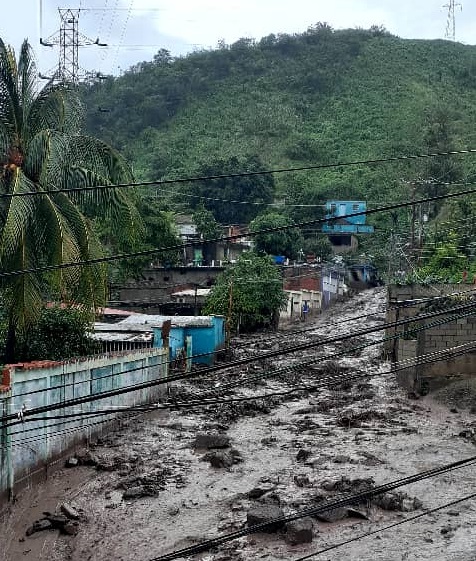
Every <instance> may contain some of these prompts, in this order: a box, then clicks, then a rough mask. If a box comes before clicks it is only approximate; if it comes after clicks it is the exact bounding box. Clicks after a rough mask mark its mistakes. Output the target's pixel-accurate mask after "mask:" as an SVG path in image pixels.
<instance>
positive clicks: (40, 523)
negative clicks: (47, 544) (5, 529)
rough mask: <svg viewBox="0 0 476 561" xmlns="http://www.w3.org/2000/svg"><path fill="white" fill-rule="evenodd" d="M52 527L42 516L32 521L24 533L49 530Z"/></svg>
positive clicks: (29, 534)
mask: <svg viewBox="0 0 476 561" xmlns="http://www.w3.org/2000/svg"><path fill="white" fill-rule="evenodd" d="M52 528H53V524H52V523H51V522H50V521H49V520H47V519H46V518H42V519H41V520H37V521H36V522H34V524H33V525H32V526H30V527H29V528H28V529H27V531H26V535H27V536H31V535H32V534H35V533H36V532H42V531H43V530H51V529H52Z"/></svg>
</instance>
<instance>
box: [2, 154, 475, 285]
mask: <svg viewBox="0 0 476 561" xmlns="http://www.w3.org/2000/svg"><path fill="white" fill-rule="evenodd" d="M474 152H476V150H474ZM256 173H258V172H256ZM472 193H476V189H467V190H466V191H458V192H457V193H447V194H445V195H435V196H433V197H427V198H425V199H419V200H418V201H409V202H401V203H396V204H393V205H387V206H381V207H378V208H374V209H370V210H365V211H360V212H353V213H351V214H346V215H343V216H340V217H339V218H354V217H357V216H364V215H367V216H368V215H371V214H376V213H379V212H387V211H389V210H394V209H396V208H406V207H409V206H412V205H414V204H416V203H422V202H429V201H439V200H445V199H449V198H454V197H461V196H464V195H468V194H472ZM332 220H335V219H329V218H317V219H314V220H309V221H305V222H298V223H294V224H289V225H287V226H275V227H270V228H263V229H261V230H257V231H254V232H248V233H246V234H243V233H240V234H234V235H231V236H222V237H218V238H213V239H211V240H208V242H209V243H215V242H227V241H233V240H236V239H239V238H243V237H253V236H257V235H260V234H267V233H272V232H282V231H285V230H289V229H291V228H300V227H302V226H307V225H310V224H322V223H325V222H331V221H332ZM201 244H202V242H201V241H190V242H185V243H181V244H176V245H171V246H165V247H157V248H153V249H147V250H142V251H136V252H132V253H121V254H116V255H109V256H107V257H106V256H105V257H97V258H94V259H85V260H83V261H71V262H66V263H59V264H55V265H44V266H42V267H31V268H29V269H20V270H16V271H8V272H2V273H0V278H7V277H15V276H19V275H24V274H30V273H40V272H47V271H55V270H59V269H68V268H71V267H78V266H83V265H97V264H100V263H109V262H114V261H120V260H125V259H132V258H136V257H150V256H152V255H156V254H158V253H162V252H167V251H178V250H182V249H185V248H187V247H194V246H196V245H201Z"/></svg>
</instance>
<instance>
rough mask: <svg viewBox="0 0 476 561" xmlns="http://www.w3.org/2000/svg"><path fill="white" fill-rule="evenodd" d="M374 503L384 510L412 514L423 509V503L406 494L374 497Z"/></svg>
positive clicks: (396, 492) (395, 493) (396, 493)
mask: <svg viewBox="0 0 476 561" xmlns="http://www.w3.org/2000/svg"><path fill="white" fill-rule="evenodd" d="M373 502H374V504H375V505H376V506H379V507H380V508H382V509H383V510H396V511H401V512H411V511H412V510H417V509H418V508H421V507H422V502H421V501H420V500H419V499H417V498H416V497H409V496H408V495H407V494H406V493H403V492H399V491H395V492H390V493H384V494H383V495H378V496H377V497H374V499H373Z"/></svg>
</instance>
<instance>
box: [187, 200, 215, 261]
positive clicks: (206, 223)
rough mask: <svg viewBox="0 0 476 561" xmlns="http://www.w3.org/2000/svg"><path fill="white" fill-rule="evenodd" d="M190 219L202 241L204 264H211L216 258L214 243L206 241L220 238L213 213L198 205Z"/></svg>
mask: <svg viewBox="0 0 476 561" xmlns="http://www.w3.org/2000/svg"><path fill="white" fill-rule="evenodd" d="M192 219H193V221H194V223H195V226H196V227H197V232H198V234H200V238H201V239H202V241H203V259H204V261H205V263H211V262H212V260H213V259H215V258H216V243H215V244H214V243H209V241H208V240H213V239H215V238H218V237H219V236H220V234H221V228H220V225H219V224H218V222H217V221H216V220H215V217H214V216H213V213H212V212H211V211H210V210H207V209H206V208H205V207H204V206H203V205H200V206H199V207H198V208H197V210H196V211H195V212H194V213H193V216H192Z"/></svg>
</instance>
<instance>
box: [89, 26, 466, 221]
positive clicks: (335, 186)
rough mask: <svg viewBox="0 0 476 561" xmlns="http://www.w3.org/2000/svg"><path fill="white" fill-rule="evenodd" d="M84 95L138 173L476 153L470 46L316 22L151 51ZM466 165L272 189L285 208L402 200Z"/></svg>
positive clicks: (433, 165) (316, 176)
mask: <svg viewBox="0 0 476 561" xmlns="http://www.w3.org/2000/svg"><path fill="white" fill-rule="evenodd" d="M84 100H85V103H86V106H87V109H88V116H87V128H88V129H89V130H90V132H91V133H93V134H96V135H98V136H100V137H102V138H104V139H105V140H107V141H108V142H111V143H112V144H113V145H115V146H117V147H118V148H119V149H120V150H122V151H123V152H124V153H125V154H126V156H128V157H129V158H130V159H131V161H132V162H133V164H134V168H135V173H136V175H137V177H139V178H144V179H158V178H167V177H178V176H188V175H193V174H197V173H201V172H203V171H204V170H207V169H209V168H210V163H211V162H212V163H213V162H215V166H214V168H213V169H216V168H217V167H218V168H219V164H220V162H218V164H217V163H216V162H217V160H220V161H221V162H224V161H227V160H229V159H231V158H234V157H236V158H237V161H238V162H240V161H246V158H254V159H255V160H254V161H258V162H259V163H260V164H261V165H262V167H265V168H268V167H270V168H279V167H288V166H289V167H295V166H303V165H308V164H311V165H312V164H319V163H328V162H336V161H347V160H361V159H364V160H365V159H367V158H380V157H385V156H395V155H400V154H411V153H423V152H427V151H443V150H447V149H460V148H467V147H474V146H476V131H475V129H474V126H473V125H474V122H475V117H476V109H475V108H476V103H475V102H476V47H473V46H464V45H461V44H454V43H450V42H448V41H423V40H404V39H400V38H397V37H394V36H392V35H390V34H388V33H387V32H386V31H385V30H383V29H380V28H372V29H370V30H362V29H353V30H344V31H333V30H332V29H331V28H329V27H327V26H326V25H325V24H318V25H316V26H315V27H313V28H310V29H309V30H308V31H306V32H305V33H303V34H300V35H295V36H289V35H278V36H274V35H270V36H268V37H265V38H263V39H261V40H259V41H254V40H249V39H242V40H240V41H237V42H236V43H234V44H233V45H230V46H226V45H223V46H222V47H221V48H218V49H216V50H213V51H201V52H195V53H193V54H190V55H188V56H187V57H183V58H178V59H173V58H172V57H171V56H170V55H169V53H167V52H166V51H160V52H159V53H158V54H157V55H156V57H155V58H154V60H153V61H151V62H144V63H141V64H138V65H136V66H135V67H133V68H131V69H130V70H129V71H128V72H126V73H125V74H124V75H123V76H121V77H120V78H117V79H114V78H108V79H107V80H103V81H101V83H99V84H96V85H93V86H91V87H89V88H87V89H85V91H84ZM212 167H213V166H212ZM236 171H239V169H237V170H236ZM474 171H476V159H475V158H474V156H462V157H460V158H452V159H451V161H450V162H448V161H445V159H438V160H437V161H428V160H426V161H425V160H423V161H416V162H405V163H402V164H391V165H390V164H385V165H379V166H354V167H347V168H338V169H336V170H332V171H326V172H322V171H321V172H315V171H314V172H300V173H293V174H279V175H276V176H275V190H276V191H275V193H276V195H279V196H280V197H283V196H284V197H285V198H286V202H288V203H293V202H294V203H302V204H306V203H319V202H322V201H323V200H325V198H326V197H327V196H333V197H345V198H351V197H359V198H360V197H361V198H364V199H366V200H367V201H368V202H369V204H372V203H382V202H387V201H393V200H400V199H402V198H408V196H409V186H408V184H406V183H404V182H403V181H402V179H403V180H407V181H410V180H413V179H416V178H423V179H427V178H436V179H438V180H441V181H454V180H457V179H458V180H459V179H461V178H463V177H465V178H466V177H468V176H471V175H472V174H473V173H474ZM184 190H186V187H184V186H181V188H177V191H179V192H180V193H182V192H183V191H184ZM173 192H174V190H173V189H169V190H168V191H167V193H166V195H164V193H163V192H160V194H161V195H163V196H164V197H166V198H167V199H168V195H171V193H173ZM422 194H423V193H422ZM173 199H174V200H175V202H176V203H181V204H182V205H183V204H184V201H187V200H188V201H190V200H191V199H186V198H184V197H183V196H182V195H176V196H175V197H173ZM289 214H290V215H291V216H292V217H293V218H295V219H298V218H301V219H302V218H304V219H305V218H308V217H310V216H314V215H315V211H314V210H312V211H307V212H305V211H303V209H300V210H299V211H296V210H293V209H291V208H290V209H289ZM377 224H378V220H377Z"/></svg>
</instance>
